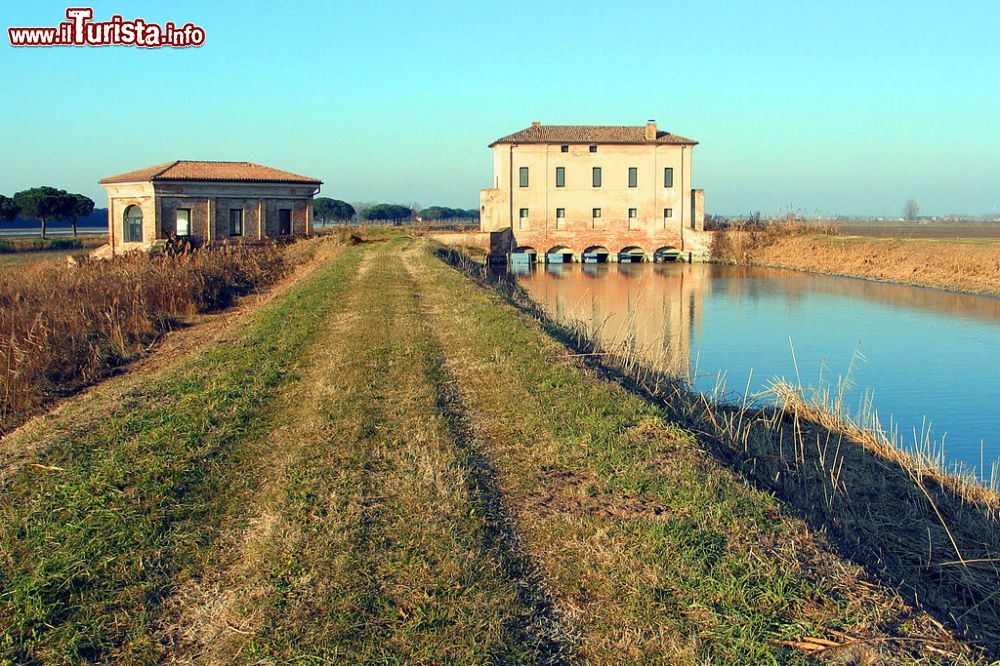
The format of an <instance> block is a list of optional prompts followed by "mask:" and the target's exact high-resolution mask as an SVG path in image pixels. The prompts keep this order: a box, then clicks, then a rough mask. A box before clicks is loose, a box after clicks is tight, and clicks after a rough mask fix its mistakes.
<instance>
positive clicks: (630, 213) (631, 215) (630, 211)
mask: <svg viewBox="0 0 1000 666" xmlns="http://www.w3.org/2000/svg"><path fill="white" fill-rule="evenodd" d="M628 216H629V219H630V220H634V219H635V218H637V217H639V210H638V209H637V208H629V209H628Z"/></svg>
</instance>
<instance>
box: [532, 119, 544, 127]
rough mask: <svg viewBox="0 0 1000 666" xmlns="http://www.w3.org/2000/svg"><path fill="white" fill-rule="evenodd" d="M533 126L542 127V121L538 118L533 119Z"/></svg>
mask: <svg viewBox="0 0 1000 666" xmlns="http://www.w3.org/2000/svg"><path fill="white" fill-rule="evenodd" d="M531 126H532V127H541V126H542V123H541V122H539V121H537V120H533V121H531Z"/></svg>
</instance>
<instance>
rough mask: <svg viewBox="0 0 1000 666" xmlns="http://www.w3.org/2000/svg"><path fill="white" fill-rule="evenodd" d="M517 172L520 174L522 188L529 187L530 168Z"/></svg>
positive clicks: (522, 168) (523, 168)
mask: <svg viewBox="0 0 1000 666" xmlns="http://www.w3.org/2000/svg"><path fill="white" fill-rule="evenodd" d="M517 172H518V175H519V177H520V184H521V187H527V186H528V167H521V168H520V169H518V170H517Z"/></svg>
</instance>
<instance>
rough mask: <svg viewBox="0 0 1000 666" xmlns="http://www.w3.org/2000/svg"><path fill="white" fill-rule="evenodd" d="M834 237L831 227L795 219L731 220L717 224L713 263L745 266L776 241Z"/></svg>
mask: <svg viewBox="0 0 1000 666" xmlns="http://www.w3.org/2000/svg"><path fill="white" fill-rule="evenodd" d="M836 233H838V230H837V227H836V225H834V224H832V223H825V222H802V221H800V220H797V219H795V218H789V219H786V220H760V219H757V218H754V219H750V220H730V221H728V222H726V223H723V224H720V225H719V226H718V228H717V229H716V231H715V233H714V234H713V235H712V247H711V256H712V258H713V259H715V260H716V261H723V262H735V263H737V264H748V263H752V261H753V259H754V257H756V255H757V254H758V253H759V252H760V251H761V250H762V249H764V248H767V247H770V246H772V245H774V244H775V243H776V242H778V240H779V239H782V238H795V237H802V236H811V235H815V234H823V235H835V234H836Z"/></svg>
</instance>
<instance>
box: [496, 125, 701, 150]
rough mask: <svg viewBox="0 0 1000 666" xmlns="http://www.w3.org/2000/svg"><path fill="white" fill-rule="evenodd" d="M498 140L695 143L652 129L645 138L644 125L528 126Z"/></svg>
mask: <svg viewBox="0 0 1000 666" xmlns="http://www.w3.org/2000/svg"><path fill="white" fill-rule="evenodd" d="M498 143H595V144H596V143H662V144H673V145H682V146H695V145H697V144H698V142H697V141H695V140H694V139H687V138H685V137H683V136H679V135H677V134H671V133H670V132H662V131H657V132H656V140H655V141H647V140H646V126H645V125H532V126H531V127H528V128H525V129H523V130H521V131H520V132H514V133H513V134H509V135H507V136H505V137H502V138H499V139H497V140H496V141H494V142H493V143H491V144H490V147H493V146H495V145H496V144H498Z"/></svg>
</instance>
